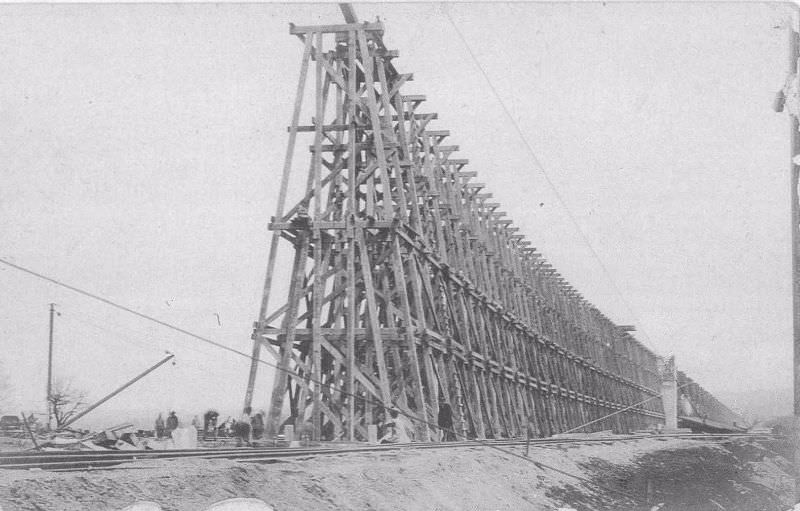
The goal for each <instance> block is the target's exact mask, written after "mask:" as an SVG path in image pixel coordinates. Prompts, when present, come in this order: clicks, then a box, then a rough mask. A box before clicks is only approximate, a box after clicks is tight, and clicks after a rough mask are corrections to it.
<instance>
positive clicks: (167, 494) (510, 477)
mask: <svg viewBox="0 0 800 511" xmlns="http://www.w3.org/2000/svg"><path fill="white" fill-rule="evenodd" d="M514 450H515V452H517V453H523V452H524V448H515V449H514ZM700 456H702V458H700ZM531 458H532V461H535V462H536V463H532V462H530V461H526V460H522V459H520V458H518V457H514V456H511V455H509V454H505V453H502V452H499V451H497V450H494V449H490V448H487V447H469V448H458V449H433V450H411V449H408V450H400V451H396V452H393V453H386V454H348V455H341V456H335V457H334V456H331V457H321V458H316V459H307V460H294V461H287V462H280V463H272V464H256V463H239V462H234V461H228V460H176V461H158V462H139V463H133V464H130V465H127V467H129V468H126V469H120V470H114V471H97V472H81V473H48V472H23V471H5V472H0V506H2V508H3V509H4V510H5V511H9V510H59V511H62V510H63V511H70V510H95V509H102V510H105V509H108V510H119V509H122V508H123V507H125V506H126V505H128V504H130V503H132V502H134V501H136V500H151V501H154V502H157V503H159V504H160V505H161V506H162V507H163V509H165V510H176V511H177V510H181V511H182V510H187V511H188V510H192V511H194V510H197V509H203V508H204V507H206V506H208V505H209V504H211V503H213V502H215V501H218V500H221V499H224V498H229V497H252V498H259V499H262V500H264V501H265V502H267V503H268V504H270V505H271V506H273V507H274V508H275V509H276V510H277V511H283V510H304V509H314V510H345V509H353V510H393V511H394V510H396V509H404V510H417V509H419V510H453V511H462V510H479V509H480V510H486V509H492V510H495V509H497V510H501V509H503V510H519V509H526V510H533V511H536V510H547V511H554V510H556V509H558V508H559V507H565V506H569V507H573V508H575V509H578V510H579V511H583V510H623V509H624V510H634V509H648V510H649V509H650V507H652V505H655V504H657V503H658V502H666V501H668V499H670V498H671V495H674V494H675V495H677V494H678V493H680V491H679V490H681V489H682V488H684V487H685V485H687V484H690V485H691V484H694V483H697V484H696V486H692V488H694V489H693V490H691V491H690V492H689V493H686V495H684V496H681V497H680V498H682V499H684V500H675V501H674V502H675V504H674V505H673V504H671V503H670V504H669V505H670V506H672V507H662V509H681V510H684V509H719V508H718V507H708V506H709V505H711V506H713V504H710V502H709V500H710V499H713V500H715V501H716V502H718V503H719V504H720V505H722V506H724V507H725V508H726V509H776V510H777V509H781V507H769V506H770V505H774V504H776V503H780V500H779V498H778V500H775V499H773V500H767V499H766V497H765V492H766V489H767V488H768V487H770V488H771V491H772V493H773V494H774V493H775V491H779V489H780V487H781V485H784V484H786V482H787V481H789V479H788V476H786V475H785V474H784V473H783V472H782V470H783V469H785V467H784V466H783V464H785V460H783V459H782V458H781V457H780V456H779V455H778V454H773V453H770V452H769V447H765V446H762V445H759V444H755V443H752V444H747V443H731V444H728V445H722V446H717V445H713V444H709V443H698V442H697V441H691V440H674V439H673V440H663V439H662V440H659V439H647V440H640V441H636V442H625V443H614V444H611V443H608V444H592V445H586V446H576V445H570V446H569V447H554V446H550V447H537V448H532V449H531ZM723 466H734V467H739V468H736V469H735V470H731V469H723V468H722V467H723ZM704 471H705V472H704ZM692 473H694V474H705V475H704V476H701V477H697V476H695V477H692V476H691V474H692ZM664 477H667V478H671V479H669V480H663V478H664ZM730 480H732V481H733V483H728V482H727V481H730ZM698 481H700V482H698ZM718 488H724V490H719V491H718ZM776 489H777V490H776ZM703 492H705V493H703ZM733 492H745V493H739V494H740V495H747V498H751V497H752V498H751V500H750V501H748V502H750V507H746V505H745V507H735V506H734V505H732V504H730V503H731V502H733V501H732V500H731V499H732V498H733V495H734V493H733ZM748 492H749V493H748ZM684 493H685V492H684ZM695 497H696V498H695ZM703 497H708V498H707V499H706V500H705V503H702V498H703ZM729 497H730V498H729ZM659 499H663V500H659ZM717 499H722V500H717ZM726 499H727V500H726ZM759 499H761V500H759ZM670 502H672V501H670ZM695 502H696V503H698V504H697V505H698V506H701V507H687V506H691V505H695V504H694V503H695ZM742 502H744V501H742ZM687 503H688V504H687ZM683 504H687V505H683ZM703 505H705V506H706V507H702V506H703ZM759 506H761V507H759ZM787 507H788V506H784V509H785V508H787Z"/></svg>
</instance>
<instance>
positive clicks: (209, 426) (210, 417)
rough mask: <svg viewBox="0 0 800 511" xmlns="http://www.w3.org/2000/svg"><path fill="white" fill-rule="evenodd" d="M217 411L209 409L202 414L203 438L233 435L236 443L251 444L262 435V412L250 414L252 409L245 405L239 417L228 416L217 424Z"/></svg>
mask: <svg viewBox="0 0 800 511" xmlns="http://www.w3.org/2000/svg"><path fill="white" fill-rule="evenodd" d="M218 421H219V412H217V411H216V410H209V411H207V412H206V413H205V414H204V415H203V438H205V439H208V438H209V437H213V438H214V439H217V438H219V437H235V438H236V445H237V446H240V447H241V446H242V445H243V444H246V445H252V442H253V440H258V439H260V438H261V437H262V436H263V435H264V412H258V413H256V414H255V415H253V414H252V409H251V408H250V407H247V408H245V409H244V412H243V413H242V415H241V416H240V417H239V419H238V420H237V419H234V418H232V417H228V418H227V419H226V420H225V421H224V422H222V423H221V424H218Z"/></svg>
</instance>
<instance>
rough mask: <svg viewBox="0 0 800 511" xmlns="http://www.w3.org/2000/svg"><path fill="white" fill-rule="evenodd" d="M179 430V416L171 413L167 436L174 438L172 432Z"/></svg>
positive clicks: (168, 418)
mask: <svg viewBox="0 0 800 511" xmlns="http://www.w3.org/2000/svg"><path fill="white" fill-rule="evenodd" d="M176 429H178V416H177V415H175V412H174V411H173V412H169V416H168V417H167V436H169V437H170V438H171V437H172V432H173V431H175V430H176Z"/></svg>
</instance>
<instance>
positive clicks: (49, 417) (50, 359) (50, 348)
mask: <svg viewBox="0 0 800 511" xmlns="http://www.w3.org/2000/svg"><path fill="white" fill-rule="evenodd" d="M55 313H56V304H54V303H51V304H50V338H49V343H48V349H47V429H50V428H51V427H52V420H53V409H52V407H51V405H50V396H51V395H52V393H53V318H54V316H55Z"/></svg>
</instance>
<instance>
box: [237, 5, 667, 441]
mask: <svg viewBox="0 0 800 511" xmlns="http://www.w3.org/2000/svg"><path fill="white" fill-rule="evenodd" d="M345 14H346V18H347V21H348V23H346V24H342V25H324V26H311V27H298V26H292V27H291V33H292V34H294V35H296V36H297V37H298V38H299V39H300V40H301V41H302V42H303V48H304V49H303V57H302V61H301V70H300V78H299V83H298V87H297V95H296V99H295V104H294V111H293V116H292V121H291V125H290V126H289V128H288V131H289V136H288V138H289V142H288V149H287V152H286V160H285V162H284V167H283V174H282V179H281V184H280V191H279V197H278V207H277V213H276V215H275V217H273V219H272V222H271V223H270V229H271V230H272V231H273V233H272V242H271V245H270V252H269V259H268V262H267V276H266V281H265V285H264V294H263V300H262V304H261V309H260V313H259V319H258V321H257V322H256V323H255V328H254V332H253V341H254V342H253V361H252V365H251V369H250V374H249V380H248V388H247V393H246V396H245V406H251V404H252V399H253V389H254V385H255V382H256V374H257V370H258V367H259V362H258V360H259V359H260V357H261V351H262V349H267V350H268V351H269V352H270V353H271V354H272V355H273V356H274V357H275V360H276V361H277V364H278V366H279V367H280V368H283V369H285V370H278V371H276V373H275V377H274V385H273V388H272V395H271V400H270V403H269V407H268V413H267V418H266V419H267V420H266V435H267V437H268V438H269V437H273V436H274V435H276V434H278V432H279V429H280V427H281V425H282V424H284V423H292V424H294V426H295V427H296V428H298V429H305V430H307V431H308V433H309V435H310V436H311V437H312V438H313V439H337V438H344V439H350V440H358V439H366V438H367V425H369V424H373V423H375V422H377V420H378V416H379V413H381V412H382V411H383V407H385V406H390V405H394V406H397V407H398V408H400V409H401V410H403V411H404V412H405V413H407V414H410V415H411V416H412V417H417V418H418V419H420V421H418V422H417V427H418V431H417V434H418V438H419V439H422V440H434V439H436V438H437V437H438V434H439V432H438V431H437V428H435V427H432V426H425V425H424V422H428V423H433V424H436V422H437V417H438V415H439V407H440V404H442V403H446V404H447V405H449V406H450V408H451V410H452V418H453V424H454V428H455V429H456V430H457V431H459V432H460V433H463V434H464V435H467V436H469V437H473V438H481V439H482V438H501V437H518V436H523V435H525V431H526V428H528V427H531V428H532V429H533V430H534V431H535V433H536V434H537V435H541V436H545V435H549V434H553V433H558V432H560V431H565V430H567V429H569V428H572V427H576V426H579V425H581V424H584V423H586V422H589V421H591V420H593V419H596V418H599V417H602V416H604V415H607V414H609V413H611V412H613V411H615V410H621V409H623V408H625V407H628V406H630V405H632V404H635V403H638V402H640V401H644V400H646V399H647V398H648V397H655V398H654V399H652V400H650V401H648V402H645V403H644V404H642V405H640V406H636V407H633V408H632V409H630V410H628V411H625V412H623V413H619V414H616V415H614V416H612V417H610V418H609V419H607V420H605V421H601V422H599V423H596V424H594V425H592V426H591V428H590V429H595V430H601V429H613V430H615V431H626V432H629V431H632V430H635V429H638V428H642V427H646V426H648V425H652V424H654V423H655V422H659V421H660V419H661V418H662V417H663V411H662V409H661V402H660V398H658V397H657V396H658V395H659V392H660V390H659V389H660V382H661V379H660V375H659V373H658V369H657V362H658V360H657V356H656V355H655V354H653V353H652V352H651V351H649V350H648V349H646V348H645V347H644V346H642V345H641V344H640V343H639V342H638V341H637V340H636V339H634V338H633V336H631V335H630V334H629V333H628V332H627V331H625V329H623V328H620V327H618V326H616V325H614V324H613V323H612V322H611V321H610V320H608V319H607V318H606V317H605V316H603V314H602V313H600V312H599V311H598V310H597V309H596V308H595V307H594V306H592V305H591V304H590V303H588V302H587V301H586V300H584V299H583V297H582V296H581V295H580V294H579V293H577V292H576V291H575V290H574V289H573V288H572V287H571V286H570V285H569V284H568V283H567V282H566V281H565V280H564V279H563V278H562V277H561V276H560V275H559V274H558V273H557V272H556V271H555V270H554V269H553V268H552V267H551V266H550V265H549V264H547V262H546V261H545V260H544V259H543V258H542V257H541V255H540V254H538V253H537V252H536V250H535V249H534V248H532V247H531V246H530V242H529V241H527V240H525V239H524V237H523V236H521V235H519V234H517V233H516V231H517V228H514V227H512V226H511V220H508V219H504V218H503V217H504V216H505V213H503V212H501V211H499V206H500V205H499V204H498V203H495V202H491V201H490V199H491V198H492V195H491V194H490V193H487V192H485V191H483V188H484V185H483V184H481V183H475V182H472V181H471V179H472V178H473V177H475V176H476V173H475V172H469V171H466V170H465V166H466V165H467V163H468V161H467V160H465V159H459V158H455V157H454V156H453V155H454V153H455V152H456V151H457V150H458V146H455V145H448V144H446V143H445V139H446V138H447V137H448V136H449V132H448V131H445V130H434V129H431V128H430V127H429V125H430V123H431V121H433V120H435V119H437V117H438V116H437V114H435V113H423V112H420V111H419V110H420V105H421V104H422V103H423V102H424V100H425V98H424V97H423V96H419V95H404V94H403V93H402V92H401V89H402V87H403V85H404V84H405V83H406V82H408V81H411V80H412V79H413V76H412V75H411V74H402V73H400V72H398V71H397V69H396V68H395V67H394V64H393V60H394V59H395V58H396V57H397V55H398V54H397V52H396V51H392V50H389V49H387V48H386V46H385V45H384V42H383V38H382V35H383V25H382V23H380V22H374V23H358V22H357V21H356V20H355V16H354V15H353V14H352V12H350V13H349V14H348V12H347V10H346V9H345ZM309 72H313V81H314V85H313V86H312V87H311V91H310V92H311V94H309V97H312V98H313V106H312V107H311V108H308V110H310V112H305V113H306V114H307V115H308V114H310V117H311V123H310V124H308V125H301V124H300V118H301V116H302V115H303V113H304V109H303V100H304V96H305V95H306V85H307V82H308V81H309V80H308V75H309ZM300 134H308V135H307V136H309V137H311V138H312V139H313V140H311V144H310V145H309V146H308V150H309V152H308V154H309V156H308V158H307V159H308V161H307V162H304V163H303V165H304V166H305V165H307V168H308V171H307V172H308V173H307V177H306V180H305V187H304V188H303V190H302V192H301V193H298V194H297V195H298V197H299V200H297V202H296V203H295V204H294V206H293V207H291V208H290V209H288V210H286V209H285V206H286V201H287V195H288V190H289V184H290V181H291V177H292V172H293V170H294V169H295V168H296V165H295V160H297V159H299V155H300V153H301V152H302V151H301V149H300V147H299V146H298V143H297V139H298V136H299V135H300ZM280 250H285V251H286V252H285V253H291V254H292V255H293V259H292V260H293V262H292V265H291V268H290V269H289V268H287V269H283V268H276V259H277V257H278V256H277V254H278V252H279V251H280ZM279 277H284V279H285V280H288V287H286V284H283V286H284V287H280V286H281V284H279V283H277V282H276V279H277V278H279ZM276 288H280V289H288V293H287V299H286V301H285V302H284V303H282V304H281V305H280V307H278V308H277V309H275V310H274V311H273V312H268V308H269V301H270V298H271V294H272V293H273V291H274V290H275V289H276ZM353 396H356V397H353ZM287 398H288V399H287ZM529 417H532V418H533V420H532V424H530V425H529ZM423 421H424V422H423Z"/></svg>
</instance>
